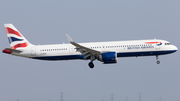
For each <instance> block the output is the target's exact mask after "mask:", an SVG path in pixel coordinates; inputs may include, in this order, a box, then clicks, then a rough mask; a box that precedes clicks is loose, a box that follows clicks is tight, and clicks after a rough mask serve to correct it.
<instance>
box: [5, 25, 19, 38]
mask: <svg viewBox="0 0 180 101" xmlns="http://www.w3.org/2000/svg"><path fill="white" fill-rule="evenodd" d="M6 31H7V34H15V35H17V36H19V37H22V36H21V34H20V33H19V32H18V31H15V30H13V29H11V28H9V27H6Z"/></svg>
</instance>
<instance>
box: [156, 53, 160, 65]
mask: <svg viewBox="0 0 180 101" xmlns="http://www.w3.org/2000/svg"><path fill="white" fill-rule="evenodd" d="M156 60H157V62H156V63H157V64H160V61H159V58H158V55H156Z"/></svg>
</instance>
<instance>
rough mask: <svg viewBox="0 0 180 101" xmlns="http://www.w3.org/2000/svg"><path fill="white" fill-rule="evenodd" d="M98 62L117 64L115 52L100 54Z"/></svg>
mask: <svg viewBox="0 0 180 101" xmlns="http://www.w3.org/2000/svg"><path fill="white" fill-rule="evenodd" d="M98 60H99V61H101V62H104V64H109V63H117V53H116V52H105V53H102V54H101V55H100V56H99V58H98Z"/></svg>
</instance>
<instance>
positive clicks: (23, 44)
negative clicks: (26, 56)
mask: <svg viewBox="0 0 180 101" xmlns="http://www.w3.org/2000/svg"><path fill="white" fill-rule="evenodd" d="M19 47H27V43H26V42H25V43H20V44H17V45H15V46H13V47H11V48H12V49H16V48H19Z"/></svg>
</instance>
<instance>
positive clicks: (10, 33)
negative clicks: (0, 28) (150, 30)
mask: <svg viewBox="0 0 180 101" xmlns="http://www.w3.org/2000/svg"><path fill="white" fill-rule="evenodd" d="M4 27H5V29H6V33H7V37H8V40H9V44H10V46H11V49H16V48H25V47H28V46H29V45H32V44H31V43H29V42H28V41H27V40H26V38H25V37H24V36H23V35H22V34H21V33H20V32H19V31H18V30H17V29H16V28H15V27H14V26H13V25H12V24H4Z"/></svg>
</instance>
